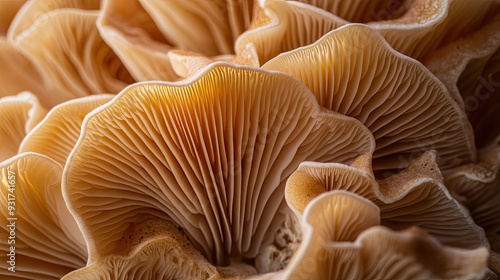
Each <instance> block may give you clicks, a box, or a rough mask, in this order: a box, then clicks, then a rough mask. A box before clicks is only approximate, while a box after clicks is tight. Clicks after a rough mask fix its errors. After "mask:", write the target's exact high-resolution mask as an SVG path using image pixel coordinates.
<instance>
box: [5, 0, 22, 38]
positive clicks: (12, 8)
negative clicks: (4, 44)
mask: <svg viewBox="0 0 500 280" xmlns="http://www.w3.org/2000/svg"><path fill="white" fill-rule="evenodd" d="M25 2H26V0H10V1H0V36H2V37H5V36H6V35H7V30H9V27H10V24H11V22H12V20H13V19H14V17H15V16H16V14H17V11H19V9H20V8H21V6H22V5H23V4H24V3H25Z"/></svg>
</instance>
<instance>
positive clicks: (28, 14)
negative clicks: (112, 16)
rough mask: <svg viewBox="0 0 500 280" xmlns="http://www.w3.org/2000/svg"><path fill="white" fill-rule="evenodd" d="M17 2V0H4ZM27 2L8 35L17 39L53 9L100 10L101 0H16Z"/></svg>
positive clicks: (17, 15) (11, 38)
mask: <svg viewBox="0 0 500 280" xmlns="http://www.w3.org/2000/svg"><path fill="white" fill-rule="evenodd" d="M2 2H15V1H2ZM16 2H26V3H25V4H24V5H23V7H22V8H21V9H20V10H19V12H18V13H17V14H16V16H15V18H14V19H13V21H12V25H11V27H10V28H9V32H8V34H7V37H8V38H9V39H10V40H15V39H16V38H17V37H18V36H19V35H21V33H23V32H24V31H26V30H27V29H29V28H30V27H31V26H32V25H34V24H36V23H37V21H38V20H40V19H41V18H43V16H44V15H45V14H47V13H50V12H51V11H55V10H59V9H78V10H99V7H100V2H101V1H100V0H71V1H67V0H50V1H45V0H31V1H16Z"/></svg>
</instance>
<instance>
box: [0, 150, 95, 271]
mask: <svg viewBox="0 0 500 280" xmlns="http://www.w3.org/2000/svg"><path fill="white" fill-rule="evenodd" d="M0 172H1V180H2V181H1V183H2V192H1V201H0V202H1V205H0V206H1V209H0V212H1V213H2V216H1V219H2V224H3V225H12V224H13V227H12V228H11V227H6V226H2V228H1V232H2V239H1V240H0V251H1V253H2V255H3V256H6V255H7V254H11V255H12V254H13V255H14V263H13V266H14V270H15V272H12V271H11V270H8V267H12V264H10V263H9V262H8V261H3V262H1V264H0V267H1V269H0V276H1V277H2V279H60V278H61V277H62V276H64V275H65V274H67V273H68V272H70V271H73V270H75V269H78V268H81V267H84V266H85V264H86V261H87V249H86V244H85V242H84V239H83V236H82V233H81V232H80V230H79V228H78V226H77V224H76V222H75V220H74V218H73V217H72V215H71V214H70V213H69V211H68V208H67V207H66V203H65V201H64V199H63V196H62V192H61V174H62V167H61V165H60V164H58V163H56V162H55V161H53V160H51V159H50V158H47V157H45V156H42V155H39V154H36V153H23V154H19V155H17V156H15V157H12V158H10V159H8V160H5V161H3V162H1V163H0ZM8 206H11V207H8ZM12 240H13V242H12ZM8 241H11V242H8ZM12 251H14V252H12ZM9 260H10V257H9Z"/></svg>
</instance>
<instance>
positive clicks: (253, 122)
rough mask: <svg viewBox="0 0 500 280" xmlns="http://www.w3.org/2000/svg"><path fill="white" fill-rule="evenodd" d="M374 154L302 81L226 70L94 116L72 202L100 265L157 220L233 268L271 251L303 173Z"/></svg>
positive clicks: (128, 99) (134, 96) (69, 167)
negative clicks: (236, 260)
mask: <svg viewBox="0 0 500 280" xmlns="http://www.w3.org/2000/svg"><path fill="white" fill-rule="evenodd" d="M257 81H258V82H257ZM373 148H374V142H373V138H372V136H371V134H370V132H369V131H368V130H367V129H366V128H365V127H364V126H362V125H361V124H360V123H359V122H358V121H357V120H355V119H352V118H349V117H346V116H343V115H340V114H337V113H334V112H329V111H325V110H321V109H320V107H319V106H318V104H317V102H316V101H315V99H314V96H313V95H312V94H311V92H310V91H309V90H308V89H307V88H306V87H305V86H304V85H302V84H301V83H300V82H298V81H297V80H295V79H293V78H291V77H289V76H287V75H283V74H281V73H275V72H269V71H264V70H260V69H255V68H246V67H235V66H230V65H227V64H220V63H219V64H213V65H211V66H210V67H208V68H206V69H204V70H203V71H201V72H200V73H199V74H198V75H196V76H193V77H192V78H191V79H189V80H186V81H184V82H182V83H180V82H179V83H139V84H136V85H133V86H130V87H128V88H127V89H126V90H124V91H122V93H121V94H120V96H119V97H118V98H116V99H114V100H113V101H112V102H110V103H108V104H107V105H105V106H103V107H101V108H100V109H98V110H95V111H93V112H92V113H91V114H89V115H88V116H87V117H86V120H85V121H84V124H83V128H82V133H81V137H80V139H79V141H78V143H77V144H76V147H75V149H74V150H73V151H72V153H71V154H70V156H69V158H68V161H67V164H66V166H65V173H64V178H63V181H64V192H65V195H66V197H67V199H68V203H69V207H70V209H71V211H72V213H74V214H75V215H76V216H77V217H78V218H77V220H78V221H79V222H80V225H81V227H82V229H83V231H84V235H85V236H86V238H87V242H88V244H89V250H90V252H89V253H90V263H93V262H95V261H98V260H99V259H101V258H103V257H105V256H108V255H112V254H116V253H118V252H117V250H118V249H119V243H117V242H118V240H119V239H120V238H121V236H122V235H123V234H126V228H128V227H129V226H130V225H133V224H136V223H140V222H142V221H144V220H145V219H148V218H151V217H155V218H159V219H164V220H172V221H173V222H175V223H176V224H177V225H179V226H181V227H182V228H183V229H184V230H185V231H186V233H187V234H188V235H189V236H190V238H191V239H192V240H193V241H194V242H195V244H196V246H197V248H198V249H199V250H201V251H202V253H203V254H204V255H205V256H206V257H207V258H208V259H209V260H210V261H212V262H213V263H215V264H218V265H227V264H229V262H230V256H241V257H243V258H250V259H251V258H254V257H255V256H256V254H257V253H258V252H259V249H260V248H261V247H262V246H263V245H265V244H266V243H267V242H269V241H268V237H269V236H271V237H272V236H273V233H274V232H275V231H276V230H277V228H278V227H279V226H280V225H281V223H282V222H283V220H284V219H285V217H286V213H287V212H288V210H287V207H286V204H285V201H284V197H283V193H284V187H285V182H286V179H287V178H288V176H289V175H290V174H291V173H292V172H293V171H294V170H295V168H296V167H297V166H298V165H299V164H300V162H302V161H304V160H314V161H320V162H330V161H335V162H342V163H349V162H350V161H351V160H352V159H353V158H354V157H355V156H356V155H358V154H360V153H365V152H372V151H373ZM121 253H126V252H121Z"/></svg>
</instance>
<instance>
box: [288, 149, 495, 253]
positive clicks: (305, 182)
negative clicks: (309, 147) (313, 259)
mask: <svg viewBox="0 0 500 280" xmlns="http://www.w3.org/2000/svg"><path fill="white" fill-rule="evenodd" d="M435 160H436V156H435V154H434V153H432V152H428V153H425V154H423V155H421V156H420V157H418V158H415V159H414V160H413V161H412V162H411V163H410V165H409V166H408V168H406V169H405V170H403V171H401V172H399V173H397V174H394V175H392V176H389V177H387V178H386V179H383V180H378V181H377V180H375V178H374V175H373V173H372V171H371V168H370V165H371V157H369V156H368V155H363V156H360V157H358V158H357V159H356V160H355V161H354V162H353V164H352V165H351V166H346V165H343V164H338V163H315V162H304V163H302V164H301V165H300V166H299V168H298V169H297V171H295V172H294V173H293V174H292V175H291V176H290V178H289V180H288V181H287V187H286V192H285V198H286V199H287V202H288V204H289V206H290V207H291V208H292V209H293V210H294V212H295V213H296V214H297V215H298V216H300V213H302V212H303V211H304V209H305V207H306V206H307V205H308V204H309V202H310V200H311V199H313V198H314V197H316V196H318V195H319V194H321V193H324V192H328V191H333V190H345V191H349V192H353V193H356V194H358V195H361V196H363V197H365V198H367V199H369V200H371V201H373V202H374V203H376V204H377V206H378V207H379V208H380V211H381V214H380V215H381V218H382V224H383V225H385V226H388V227H390V228H391V229H394V230H402V229H406V228H409V227H412V226H418V227H420V228H422V229H424V230H426V231H427V232H429V234H431V235H432V236H434V237H435V238H437V239H438V240H439V241H440V242H442V243H444V244H446V245H449V246H455V247H462V248H478V247H481V246H486V247H489V243H488V241H487V239H486V236H485V233H484V230H483V229H482V228H480V227H479V226H477V225H476V224H475V222H474V220H473V219H472V217H471V216H470V215H469V213H468V211H467V209H465V208H464V207H463V206H462V205H460V204H459V203H458V202H457V201H456V200H455V199H454V198H453V197H452V196H451V195H450V194H449V192H448V190H447V189H446V187H445V186H444V184H443V178H442V176H441V174H440V172H439V168H438V166H437V164H436V161H435Z"/></svg>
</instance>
